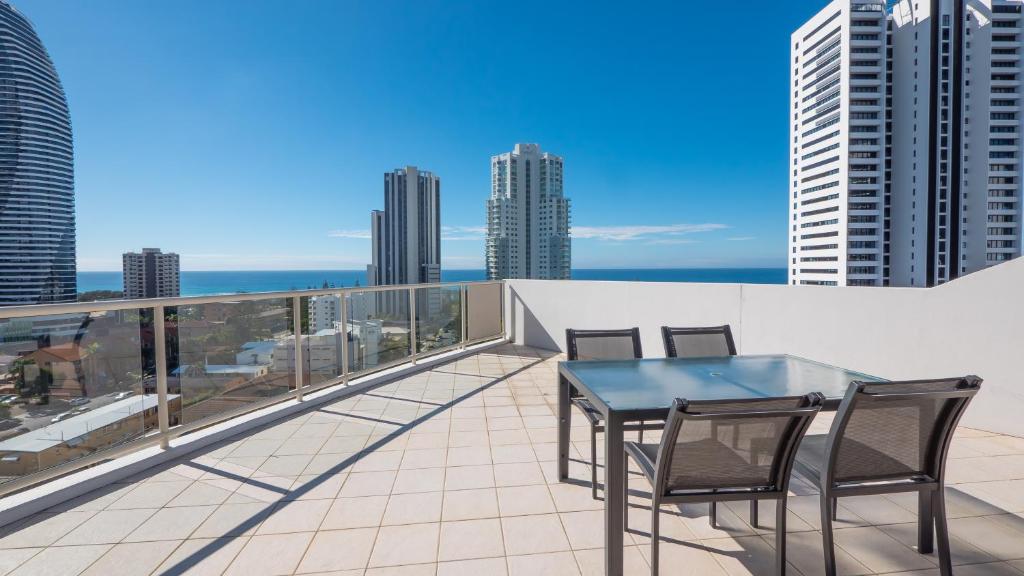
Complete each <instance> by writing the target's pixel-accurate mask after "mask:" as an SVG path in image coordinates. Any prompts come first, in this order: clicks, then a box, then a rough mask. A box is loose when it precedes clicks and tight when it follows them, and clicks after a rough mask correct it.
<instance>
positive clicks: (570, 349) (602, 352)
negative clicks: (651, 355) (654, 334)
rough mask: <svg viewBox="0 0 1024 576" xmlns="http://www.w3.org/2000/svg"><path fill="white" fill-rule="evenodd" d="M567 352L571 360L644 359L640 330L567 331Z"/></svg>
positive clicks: (570, 329)
mask: <svg viewBox="0 0 1024 576" xmlns="http://www.w3.org/2000/svg"><path fill="white" fill-rule="evenodd" d="M565 350H566V356H567V357H568V358H569V360H629V359H632V358H643V357H644V353H643V350H642V349H641V348H640V329H639V328H626V329H623V330H574V329H572V328H569V329H567V330H566V331H565Z"/></svg>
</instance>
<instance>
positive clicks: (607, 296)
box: [506, 258, 1024, 437]
mask: <svg viewBox="0 0 1024 576" xmlns="http://www.w3.org/2000/svg"><path fill="white" fill-rule="evenodd" d="M506 289H507V291H508V294H507V296H508V297H507V298H506V303H507V307H508V310H507V312H508V316H506V317H507V318H508V319H509V322H508V323H507V329H508V336H509V338H512V339H514V341H515V342H516V343H519V344H525V345H528V346H536V347H539V348H546V349H551V350H563V351H564V349H565V329H566V328H628V327H632V326H639V327H640V330H641V334H642V335H643V349H644V355H645V356H649V357H656V356H664V352H663V349H662V344H661V335H660V327H661V326H662V325H671V326H708V325H719V324H730V325H732V328H733V333H734V336H735V338H736V345H737V347H738V348H739V352H740V353H741V354H770V353H787V354H795V355H798V356H804V357H807V358H811V359H814V360H818V361H821V362H827V363H830V364H835V365H839V366H843V367H844V368H850V369H854V370H859V371H861V372H866V373H869V374H874V375H877V376H881V377H885V378H890V379H909V378H931V377H944V376H958V375H964V374H977V375H979V376H981V377H982V378H984V380H985V383H984V384H983V387H982V393H981V394H979V395H978V397H977V399H976V400H975V401H974V403H973V404H972V406H971V408H970V409H969V410H968V411H967V414H966V415H965V416H964V421H963V424H965V425H967V426H970V427H973V428H979V429H982V430H990V431H993V432H1000V433H1003V434H1012V435H1015V436H1022V437H1024V258H1018V259H1016V260H1013V261H1010V262H1007V263H1005V264H1002V265H999V266H996V267H993V268H990V269H988V270H984V271H981V272H977V273H975V274H971V275H969V276H966V277H964V278H961V279H958V280H955V281H953V282H950V283H948V284H945V285H942V286H939V287H937V288H927V289H925V288H860V287H857V288H854V287H850V288H845V287H818V286H780V285H758V284H693V283H666V282H590V281H548V280H509V281H508V283H507V288H506Z"/></svg>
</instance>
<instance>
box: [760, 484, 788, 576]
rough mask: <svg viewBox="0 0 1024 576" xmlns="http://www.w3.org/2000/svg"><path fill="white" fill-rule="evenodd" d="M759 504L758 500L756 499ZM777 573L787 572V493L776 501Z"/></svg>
mask: <svg viewBox="0 0 1024 576" xmlns="http://www.w3.org/2000/svg"><path fill="white" fill-rule="evenodd" d="M754 504H755V505H756V504H757V500H754ZM775 574H776V576H785V574H786V495H785V494H783V495H782V498H779V499H778V500H776V501H775Z"/></svg>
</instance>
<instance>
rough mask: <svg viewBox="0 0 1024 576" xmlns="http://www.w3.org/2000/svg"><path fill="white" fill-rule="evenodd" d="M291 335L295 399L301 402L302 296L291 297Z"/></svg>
mask: <svg viewBox="0 0 1024 576" xmlns="http://www.w3.org/2000/svg"><path fill="white" fill-rule="evenodd" d="M292 333H293V334H294V335H295V399H296V400H298V401H299V402H302V368H303V366H302V296H292Z"/></svg>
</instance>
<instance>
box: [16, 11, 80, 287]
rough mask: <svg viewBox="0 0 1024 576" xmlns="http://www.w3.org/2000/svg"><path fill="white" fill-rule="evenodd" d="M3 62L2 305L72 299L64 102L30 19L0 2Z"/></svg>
mask: <svg viewBox="0 0 1024 576" xmlns="http://www.w3.org/2000/svg"><path fill="white" fill-rule="evenodd" d="M0 60H2V61H3V63H4V66H3V67H2V68H0V109H2V110H3V113H2V114H0V306H10V305H17V304H40V303H46V302H68V301H74V300H75V299H76V297H77V291H76V286H77V283H76V279H75V185H74V151H73V148H72V141H71V117H70V115H69V114H68V105H67V100H66V99H65V97H64V89H63V88H62V87H61V84H60V79H59V78H58V77H57V71H56V70H55V69H54V67H53V63H52V62H51V61H50V56H49V54H47V52H46V48H45V47H43V44H42V42H40V40H39V37H38V36H37V35H36V33H35V30H34V29H33V27H32V24H31V23H30V22H29V21H28V19H26V18H25V17H24V16H22V15H21V14H20V13H19V12H18V11H17V10H15V9H14V7H13V6H11V5H10V4H8V3H7V2H4V1H2V0H0Z"/></svg>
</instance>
